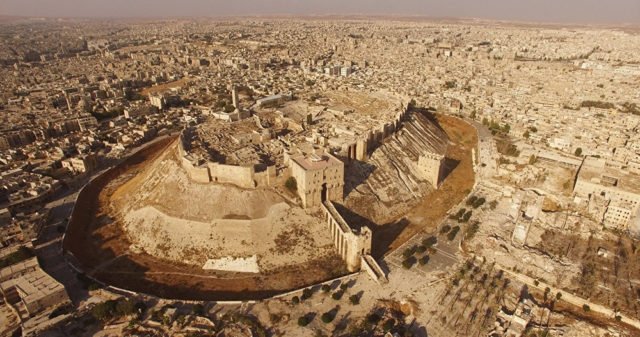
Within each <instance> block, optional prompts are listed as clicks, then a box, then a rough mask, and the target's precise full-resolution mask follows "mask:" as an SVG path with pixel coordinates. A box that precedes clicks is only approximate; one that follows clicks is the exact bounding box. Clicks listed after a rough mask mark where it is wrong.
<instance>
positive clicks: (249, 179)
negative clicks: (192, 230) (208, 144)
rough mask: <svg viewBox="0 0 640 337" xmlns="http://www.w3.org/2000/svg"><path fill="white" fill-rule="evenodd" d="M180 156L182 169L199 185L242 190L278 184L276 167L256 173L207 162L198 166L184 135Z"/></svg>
mask: <svg viewBox="0 0 640 337" xmlns="http://www.w3.org/2000/svg"><path fill="white" fill-rule="evenodd" d="M178 155H179V156H180V163H181V166H182V168H183V169H184V170H185V171H187V174H188V175H189V178H191V179H192V180H193V181H196V182H199V183H211V182H213V183H226V184H233V185H236V186H238V187H242V188H256V187H264V186H272V185H274V184H275V182H276V178H277V177H276V167H275V166H268V167H267V169H266V170H264V171H260V172H256V170H255V167H253V166H238V165H226V164H220V163H216V162H206V163H204V164H200V165H197V164H195V163H194V162H195V160H194V159H193V158H191V157H190V155H189V152H188V151H187V150H186V149H185V141H184V138H183V135H181V136H180V141H179V142H178Z"/></svg>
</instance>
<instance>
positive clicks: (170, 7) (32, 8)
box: [0, 0, 640, 24]
mask: <svg viewBox="0 0 640 337" xmlns="http://www.w3.org/2000/svg"><path fill="white" fill-rule="evenodd" d="M260 14H263V15H270V14H344V15H350V14H365V15H366V14H372V15H384V14H389V15H419V16H431V17H464V18H485V19H504V20H520V21H544V22H574V23H637V24H640V0H0V15H25V16H62V17H73V16H76V17H77V16H80V17H166V16H234V15H260Z"/></svg>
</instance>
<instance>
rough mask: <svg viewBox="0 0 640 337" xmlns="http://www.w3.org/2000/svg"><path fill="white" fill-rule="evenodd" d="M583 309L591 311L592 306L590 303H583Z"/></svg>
mask: <svg viewBox="0 0 640 337" xmlns="http://www.w3.org/2000/svg"><path fill="white" fill-rule="evenodd" d="M582 310H584V311H585V312H589V311H591V308H590V307H589V305H588V304H583V305H582Z"/></svg>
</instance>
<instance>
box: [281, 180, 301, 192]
mask: <svg viewBox="0 0 640 337" xmlns="http://www.w3.org/2000/svg"><path fill="white" fill-rule="evenodd" d="M284 187H286V188H287V189H288V190H289V191H291V192H295V191H297V190H298V182H297V181H296V178H294V177H289V178H287V181H285V182H284Z"/></svg>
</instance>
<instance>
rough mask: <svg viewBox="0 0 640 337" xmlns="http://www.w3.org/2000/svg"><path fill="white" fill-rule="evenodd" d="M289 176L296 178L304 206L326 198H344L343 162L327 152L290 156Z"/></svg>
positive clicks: (307, 206) (315, 204)
mask: <svg viewBox="0 0 640 337" xmlns="http://www.w3.org/2000/svg"><path fill="white" fill-rule="evenodd" d="M291 176H292V177H294V178H295V179H296V182H297V187H298V195H299V196H300V198H301V199H302V205H303V207H305V208H309V207H315V206H319V205H321V204H322V203H323V202H324V201H326V200H333V201H339V202H342V200H343V198H344V196H343V194H344V164H343V163H342V162H341V161H340V160H338V159H337V158H336V157H334V156H332V155H331V154H329V153H327V152H324V151H322V152H318V153H311V154H309V155H307V156H305V155H303V154H299V155H296V156H292V157H291Z"/></svg>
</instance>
